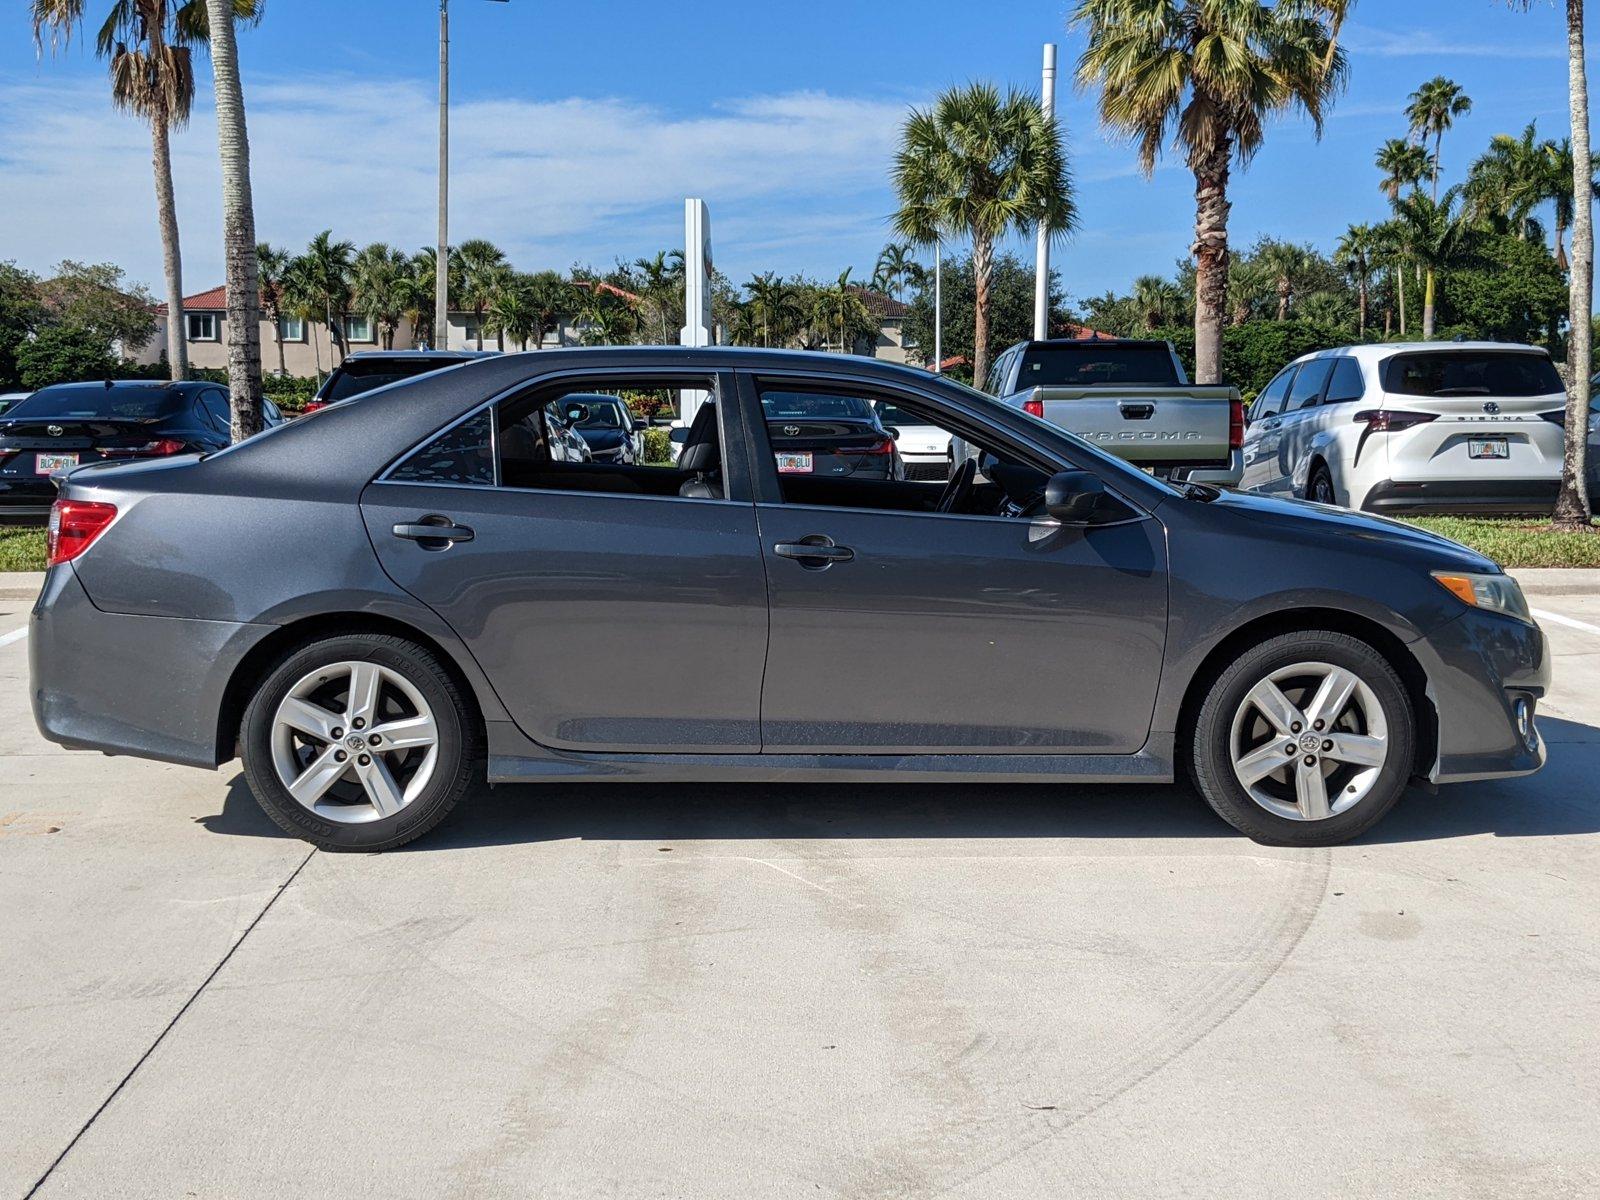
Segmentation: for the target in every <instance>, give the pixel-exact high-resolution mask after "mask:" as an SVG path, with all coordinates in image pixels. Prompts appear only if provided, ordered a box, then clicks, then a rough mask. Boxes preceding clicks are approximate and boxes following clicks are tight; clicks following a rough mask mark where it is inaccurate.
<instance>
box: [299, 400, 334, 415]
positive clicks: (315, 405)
mask: <svg viewBox="0 0 1600 1200" xmlns="http://www.w3.org/2000/svg"><path fill="white" fill-rule="evenodd" d="M327 407H328V403H327V401H325V400H307V401H306V406H305V408H303V409H301V410H300V411H301V412H303V413H314V412H316V411H318V410H319V409H324V408H327Z"/></svg>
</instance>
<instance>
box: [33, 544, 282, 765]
mask: <svg viewBox="0 0 1600 1200" xmlns="http://www.w3.org/2000/svg"><path fill="white" fill-rule="evenodd" d="M273 629H274V627H273V626H271V625H252V624H240V623H235V622H230V621H194V620H187V619H184V618H179V617H143V616H130V615H127V614H121V613H108V612H102V611H101V610H100V609H97V608H96V607H95V606H94V604H93V602H92V601H91V600H90V599H89V595H88V593H87V592H85V591H84V589H83V584H82V583H81V582H79V579H78V575H77V572H76V571H75V570H74V569H73V568H72V567H71V566H70V565H68V566H62V567H55V568H52V569H51V570H50V572H49V573H48V574H47V575H46V576H45V582H44V590H43V591H42V592H41V593H40V595H39V600H38V602H37V603H36V604H35V605H34V609H33V617H32V621H31V624H30V628H29V637H28V665H29V671H30V680H29V694H30V696H31V698H32V701H33V717H34V721H35V722H36V723H37V724H38V726H39V731H40V733H42V734H43V735H44V736H45V737H46V738H48V739H49V740H50V741H52V742H55V743H56V744H58V745H61V746H65V747H67V748H68V749H71V750H101V751H104V752H106V753H108V754H130V755H133V756H135V757H138V758H154V759H159V760H161V761H163V762H175V763H182V764H184V765H186V766H196V767H215V766H216V765H217V764H218V763H219V762H221V761H224V760H225V759H226V758H227V757H229V756H231V752H232V745H231V737H227V736H220V737H219V730H218V716H219V714H220V713H221V712H222V700H223V696H224V694H225V692H226V690H227V685H228V680H229V679H230V678H231V677H232V675H233V672H234V670H235V668H237V667H238V665H239V662H240V660H242V659H243V658H244V656H245V654H246V653H248V652H249V650H250V648H251V647H252V646H254V645H256V644H257V643H258V642H260V640H261V639H262V638H264V637H266V636H267V635H268V634H270V633H271V632H272V631H273ZM229 732H231V731H229ZM219 743H226V744H225V745H219Z"/></svg>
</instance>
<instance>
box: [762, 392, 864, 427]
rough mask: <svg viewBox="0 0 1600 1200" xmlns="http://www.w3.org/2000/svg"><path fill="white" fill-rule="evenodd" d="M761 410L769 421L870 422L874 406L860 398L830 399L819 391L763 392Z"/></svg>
mask: <svg viewBox="0 0 1600 1200" xmlns="http://www.w3.org/2000/svg"><path fill="white" fill-rule="evenodd" d="M761 408H762V411H763V412H765V413H766V414H767V419H768V420H769V421H785V420H789V419H792V418H795V417H801V418H804V417H821V418H825V419H826V418H834V419H838V418H844V419H846V420H857V421H859V420H862V419H870V418H871V416H872V406H871V405H870V404H868V403H867V402H866V401H865V400H863V399H862V398H861V397H860V396H828V395H823V394H821V393H816V392H764V393H762V396H761Z"/></svg>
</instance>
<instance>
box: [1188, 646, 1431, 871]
mask: <svg viewBox="0 0 1600 1200" xmlns="http://www.w3.org/2000/svg"><path fill="white" fill-rule="evenodd" d="M1303 662H1318V663H1329V664H1332V665H1334V666H1339V667H1343V668H1345V669H1346V670H1349V671H1352V672H1354V673H1355V674H1356V675H1357V676H1358V677H1359V678H1360V679H1361V680H1362V681H1363V682H1364V683H1366V685H1367V686H1368V687H1369V688H1371V690H1372V692H1373V694H1374V695H1375V696H1376V698H1377V701H1378V704H1379V705H1380V706H1381V707H1382V709H1383V715H1384V719H1385V721H1386V723H1387V725H1388V732H1389V745H1388V755H1387V757H1386V759H1385V760H1384V764H1383V766H1382V768H1381V769H1380V770H1379V773H1378V776H1377V778H1376V779H1375V780H1374V782H1373V784H1372V786H1371V789H1370V790H1369V791H1368V793H1367V795H1366V796H1364V797H1363V798H1362V799H1361V800H1359V801H1358V802H1357V803H1356V804H1355V805H1353V806H1352V807H1350V808H1348V809H1346V810H1345V811H1343V812H1339V813H1335V814H1334V815H1332V816H1329V817H1325V818H1322V819H1321V820H1315V821H1302V820H1293V819H1290V818H1288V817H1283V816H1279V815H1278V814H1277V813H1274V812H1270V811H1268V809H1266V808H1264V807H1263V806H1262V805H1261V804H1258V803H1257V802H1256V801H1255V800H1254V799H1252V798H1251V796H1250V793H1249V792H1248V791H1246V790H1245V788H1244V785H1243V784H1241V783H1240V782H1239V778H1238V776H1237V775H1236V774H1235V773H1234V770H1233V756H1232V752H1231V747H1230V745H1229V742H1230V739H1231V738H1232V735H1233V719H1234V714H1235V713H1236V712H1237V711H1238V710H1239V707H1240V705H1241V704H1243V703H1244V700H1245V697H1246V695H1247V694H1248V693H1249V692H1250V690H1251V689H1252V688H1254V687H1255V686H1256V684H1257V683H1259V682H1260V681H1261V680H1263V679H1265V678H1267V677H1268V676H1269V675H1271V674H1273V672H1275V671H1279V670H1281V669H1282V668H1285V667H1291V666H1294V665H1295V664H1297V663H1303ZM1190 749H1191V761H1190V770H1191V773H1192V775H1193V777H1194V782H1195V786H1196V787H1197V788H1198V789H1199V791H1200V794H1201V795H1202V796H1204V797H1205V800H1206V803H1208V804H1209V805H1211V807H1212V808H1213V809H1215V810H1216V813H1217V815H1218V816H1220V817H1221V818H1222V819H1223V820H1224V821H1226V822H1227V823H1228V824H1229V825H1232V826H1233V827H1234V828H1235V829H1237V830H1238V831H1239V832H1240V833H1243V834H1245V835H1246V836H1247V837H1250V838H1252V839H1253V840H1255V841H1257V842H1262V843H1265V844H1267V845H1273V846H1331V845H1335V844H1337V843H1339V842H1344V841H1348V840H1349V839H1351V838H1353V837H1358V836H1360V835H1361V834H1362V833H1365V832H1366V831H1367V830H1368V829H1370V828H1371V827H1372V826H1373V825H1375V824H1376V823H1377V822H1378V821H1379V820H1381V819H1382V817H1383V816H1384V814H1385V813H1387V812H1388V811H1389V810H1390V809H1391V808H1393V807H1394V805H1395V802H1396V801H1398V800H1399V799H1400V796H1401V794H1402V793H1403V792H1404V791H1405V788H1406V783H1407V781H1408V780H1409V779H1410V778H1411V774H1412V771H1413V769H1414V764H1415V760H1416V715H1415V713H1414V711H1413V709H1412V706H1411V698H1410V696H1409V695H1408V694H1407V692H1406V689H1405V685H1404V684H1403V683H1401V681H1400V677H1399V676H1398V675H1397V674H1396V673H1395V670H1394V668H1393V667H1392V666H1391V665H1390V663H1389V661H1388V659H1386V658H1384V656H1383V655H1381V654H1379V653H1378V652H1377V651H1376V650H1374V649H1373V648H1372V647H1371V646H1370V645H1368V644H1367V643H1366V642H1363V641H1360V640H1359V639H1357V638H1353V637H1350V636H1348V635H1346V634H1342V633H1333V632H1330V631H1327V630H1308V631H1305V632H1300V633H1288V634H1283V635H1281V636H1279V637H1275V638H1271V639H1270V640H1268V641H1266V642H1263V643H1262V644H1261V645H1259V646H1255V647H1253V648H1252V649H1250V650H1247V651H1245V652H1244V653H1243V654H1241V655H1240V656H1239V657H1238V658H1237V659H1236V660H1235V661H1234V662H1233V663H1232V664H1230V665H1229V666H1228V667H1227V668H1226V669H1225V670H1224V671H1223V672H1222V674H1221V675H1219V676H1218V677H1217V678H1216V680H1215V681H1214V682H1213V683H1212V684H1211V687H1210V689H1209V690H1208V691H1207V693H1206V697H1205V700H1204V702H1203V703H1202V704H1201V706H1200V711H1199V713H1198V714H1197V717H1196V720H1195V725H1194V729H1193V736H1192V739H1191V746H1190Z"/></svg>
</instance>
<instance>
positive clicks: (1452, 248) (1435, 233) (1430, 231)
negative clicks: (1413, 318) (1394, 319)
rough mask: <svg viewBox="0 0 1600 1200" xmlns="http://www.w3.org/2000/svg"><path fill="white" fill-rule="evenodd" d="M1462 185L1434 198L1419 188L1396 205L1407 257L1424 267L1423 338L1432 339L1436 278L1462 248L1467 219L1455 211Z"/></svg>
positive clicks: (1396, 215) (1395, 210) (1425, 339)
mask: <svg viewBox="0 0 1600 1200" xmlns="http://www.w3.org/2000/svg"><path fill="white" fill-rule="evenodd" d="M1460 194H1461V189H1460V188H1450V189H1449V190H1448V191H1446V192H1445V194H1444V196H1443V197H1442V198H1440V199H1439V200H1437V201H1435V200H1434V199H1433V197H1431V196H1425V195H1423V193H1421V192H1420V191H1418V192H1412V193H1411V195H1409V196H1406V197H1403V198H1402V199H1401V200H1400V202H1399V203H1398V204H1396V205H1395V209H1394V215H1395V221H1396V222H1397V223H1398V224H1399V226H1400V228H1401V230H1402V231H1403V235H1404V241H1405V247H1406V250H1407V252H1408V257H1409V258H1410V259H1411V260H1412V261H1414V262H1415V263H1416V264H1417V265H1419V266H1420V267H1421V268H1422V269H1423V273H1424V276H1423V277H1424V283H1423V287H1424V292H1423V297H1422V340H1423V341H1425V342H1429V341H1432V340H1433V330H1434V298H1435V297H1434V289H1435V284H1436V281H1437V278H1438V276H1439V275H1440V274H1442V273H1443V272H1444V270H1445V269H1446V268H1447V267H1448V266H1449V265H1450V263H1451V261H1452V260H1453V259H1454V258H1455V257H1456V254H1457V252H1458V251H1459V250H1460V248H1461V241H1462V237H1463V235H1464V234H1465V233H1466V229H1467V226H1466V223H1465V222H1464V221H1462V219H1461V217H1460V215H1459V214H1458V213H1456V212H1455V211H1454V205H1455V202H1456V199H1457V197H1458V196H1459V195H1460Z"/></svg>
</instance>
